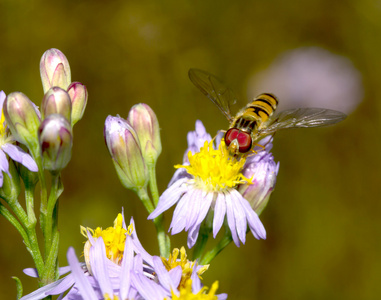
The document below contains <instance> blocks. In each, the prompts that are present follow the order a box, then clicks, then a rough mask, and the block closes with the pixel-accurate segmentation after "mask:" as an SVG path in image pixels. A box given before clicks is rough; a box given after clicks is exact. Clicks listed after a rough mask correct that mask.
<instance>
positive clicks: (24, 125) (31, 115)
mask: <svg viewBox="0 0 381 300" xmlns="http://www.w3.org/2000/svg"><path fill="white" fill-rule="evenodd" d="M3 113H4V116H5V119H6V121H7V124H8V127H9V129H10V130H11V132H12V135H13V137H14V138H15V139H16V140H17V141H18V142H20V143H22V144H25V145H27V146H28V147H29V149H31V148H32V149H33V148H34V147H35V146H36V145H37V141H38V139H37V130H38V127H39V126H40V123H41V120H40V119H41V118H40V112H39V111H38V109H37V107H36V105H34V103H33V102H32V101H30V100H29V99H28V97H27V96H25V95H24V94H23V93H21V92H14V93H11V94H9V95H8V97H7V98H6V99H5V101H4V104H3ZM32 149H31V150H32Z"/></svg>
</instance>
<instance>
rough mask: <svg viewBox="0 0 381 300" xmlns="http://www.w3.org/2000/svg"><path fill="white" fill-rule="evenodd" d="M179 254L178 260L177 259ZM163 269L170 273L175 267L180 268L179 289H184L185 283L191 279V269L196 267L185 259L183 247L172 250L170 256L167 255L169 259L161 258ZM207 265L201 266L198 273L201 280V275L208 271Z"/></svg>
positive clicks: (192, 262)
mask: <svg viewBox="0 0 381 300" xmlns="http://www.w3.org/2000/svg"><path fill="white" fill-rule="evenodd" d="M179 254H180V258H179ZM161 260H162V262H163V264H164V266H165V268H166V269H167V271H170V270H172V269H174V268H176V267H177V266H181V269H182V275H181V281H180V284H179V287H182V288H185V284H186V282H188V281H189V280H190V278H191V275H192V272H193V268H195V267H197V264H196V263H195V262H194V261H190V260H188V259H187V254H186V251H185V248H184V247H181V249H180V250H179V249H178V248H175V249H173V251H172V254H170V255H169V258H168V259H167V258H164V257H162V258H161ZM208 268H209V265H205V266H202V267H201V268H200V269H199V270H198V271H197V275H198V276H199V277H200V279H202V278H201V274H203V273H204V272H205V271H206V270H208Z"/></svg>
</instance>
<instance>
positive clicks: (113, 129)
mask: <svg viewBox="0 0 381 300" xmlns="http://www.w3.org/2000/svg"><path fill="white" fill-rule="evenodd" d="M104 137H105V142H106V145H107V148H108V150H109V152H110V155H111V157H112V160H113V163H114V166H115V168H116V171H117V174H118V176H119V179H120V181H121V182H122V184H123V185H124V186H125V187H126V188H129V189H133V190H139V189H142V188H145V187H146V186H147V184H148V181H149V174H148V172H149V170H150V169H152V168H153V167H154V166H155V164H156V161H157V158H158V157H159V155H160V153H161V141H160V129H159V123H158V121H157V118H156V115H155V113H154V112H153V110H152V109H151V108H150V107H149V106H148V105H147V104H144V103H140V104H137V105H134V106H133V107H132V108H131V110H130V112H129V114H128V117H127V119H123V118H121V117H119V116H117V117H113V116H108V117H107V119H106V122H105V127H104Z"/></svg>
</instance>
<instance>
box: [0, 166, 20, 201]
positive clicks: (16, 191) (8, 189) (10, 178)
mask: <svg viewBox="0 0 381 300" xmlns="http://www.w3.org/2000/svg"><path fill="white" fill-rule="evenodd" d="M8 170H9V172H8V173H6V172H1V176H2V177H3V178H2V181H3V186H2V187H1V188H0V197H1V198H2V199H4V200H5V201H6V202H7V203H8V204H9V205H11V206H12V204H13V203H15V202H16V201H17V199H18V197H19V195H20V191H21V188H20V177H19V174H18V172H17V169H16V166H15V164H14V162H13V161H12V160H11V161H9V168H8Z"/></svg>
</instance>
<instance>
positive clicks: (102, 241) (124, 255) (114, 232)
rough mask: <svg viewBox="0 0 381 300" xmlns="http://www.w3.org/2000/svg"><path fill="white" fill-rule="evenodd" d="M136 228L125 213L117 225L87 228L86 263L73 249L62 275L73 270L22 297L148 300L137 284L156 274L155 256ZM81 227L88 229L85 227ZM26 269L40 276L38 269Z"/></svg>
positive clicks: (24, 299) (70, 251) (28, 272)
mask: <svg viewBox="0 0 381 300" xmlns="http://www.w3.org/2000/svg"><path fill="white" fill-rule="evenodd" d="M134 227H135V224H134V221H133V219H132V218H131V222H130V225H129V226H128V227H126V224H125V222H124V218H123V216H122V214H119V215H118V217H117V218H116V220H115V221H114V227H109V228H107V229H106V230H102V229H100V228H97V229H95V230H91V229H87V231H86V233H87V237H88V242H87V243H86V245H85V250H84V256H85V261H86V263H79V262H78V259H77V257H76V255H75V253H74V249H73V248H70V249H69V250H68V253H67V259H68V262H69V266H68V267H64V268H60V275H64V274H66V273H68V272H70V273H69V274H68V275H67V276H66V277H64V278H61V279H59V280H57V281H56V282H53V283H51V284H48V285H46V286H44V287H42V288H40V289H38V290H36V291H34V292H32V293H31V294H29V295H26V296H24V297H22V298H21V299H22V300H37V299H43V298H45V297H46V296H48V295H60V297H61V298H62V297H63V298H62V299H113V298H114V296H117V297H119V299H144V297H142V296H141V295H140V294H139V291H138V288H139V290H140V286H139V285H138V284H135V283H136V282H139V280H140V281H141V280H142V279H141V277H146V278H147V280H152V279H149V278H154V277H155V276H154V270H153V267H152V266H153V259H152V256H151V255H149V254H148V252H147V251H146V250H144V248H143V247H142V245H141V243H140V241H139V239H138V237H137V234H136V231H135V229H134ZM81 230H82V232H83V231H84V230H86V229H84V228H83V227H82V229H81ZM24 272H25V273H26V274H27V275H30V276H33V277H38V275H37V272H36V271H35V269H26V270H24ZM136 278H140V279H138V280H137V279H136ZM162 290H163V293H164V289H162ZM67 291H68V292H67ZM66 292H67V294H66V295H65V296H63V295H64V294H65V293H66ZM107 297H108V298H107Z"/></svg>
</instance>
